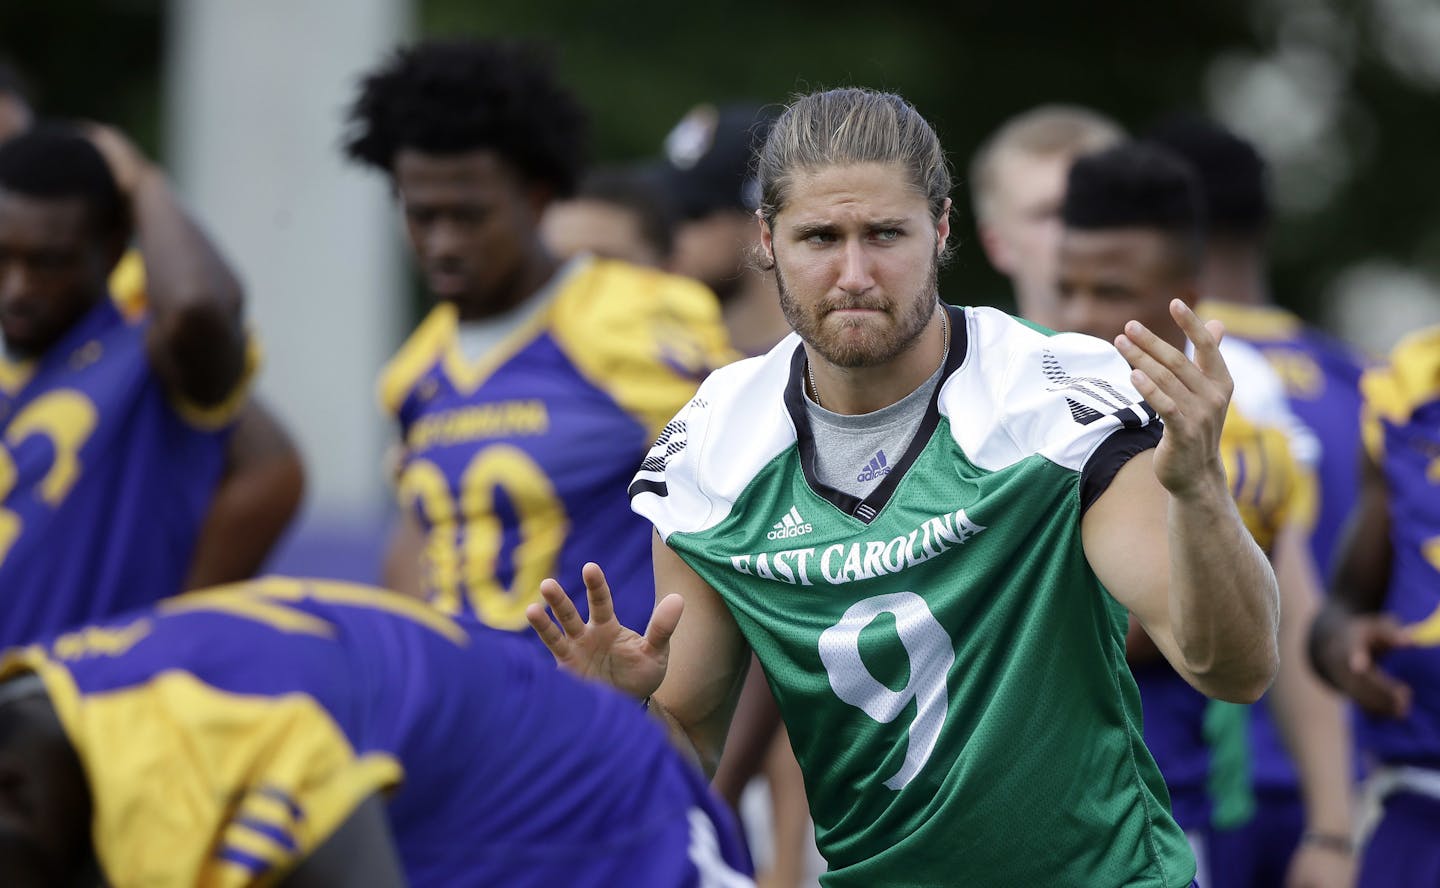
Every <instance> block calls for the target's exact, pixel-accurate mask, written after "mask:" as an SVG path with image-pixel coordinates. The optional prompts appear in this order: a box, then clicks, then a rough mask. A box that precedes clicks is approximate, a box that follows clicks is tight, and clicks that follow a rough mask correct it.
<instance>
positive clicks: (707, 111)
mask: <svg viewBox="0 0 1440 888" xmlns="http://www.w3.org/2000/svg"><path fill="white" fill-rule="evenodd" d="M779 116H780V113H779V109H778V107H776V106H764V105H758V104H732V105H720V106H717V105H711V104H702V105H696V106H695V107H694V108H691V109H690V110H689V111H688V112H687V113H686V114H685V116H684V117H682V118H680V122H679V123H677V124H675V126H674V127H673V128H672V129H671V130H670V133H669V134H668V135H666V136H665V142H664V146H663V156H662V158H661V159H660V160H659V161H658V162H657V163H656V165H655V166H654V167H653V168H652V172H653V175H654V178H655V182H656V184H657V185H658V186H659V187H660V188H661V189H662V190H663V191H664V192H665V195H666V197H667V198H668V199H669V200H670V201H671V203H672V205H673V206H674V208H675V211H676V213H677V214H678V215H679V216H680V218H682V219H699V218H701V217H704V216H708V215H710V214H711V213H714V212H717V211H720V210H742V211H746V212H753V211H754V210H755V209H756V208H757V207H759V206H760V184H759V182H758V181H757V180H756V178H755V154H756V152H757V151H759V150H760V147H761V146H762V145H764V144H765V138H766V136H768V135H769V133H770V127H771V125H772V124H774V122H775V119H776V118H777V117H779Z"/></svg>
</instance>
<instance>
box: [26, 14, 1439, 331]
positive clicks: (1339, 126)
mask: <svg viewBox="0 0 1440 888" xmlns="http://www.w3.org/2000/svg"><path fill="white" fill-rule="evenodd" d="M195 2H200V0H195ZM276 5H277V7H278V6H279V4H276ZM166 13H167V8H166V4H164V3H162V2H159V0H49V2H47V3H44V4H28V3H15V4H4V5H3V7H0V51H3V52H4V54H5V55H7V56H9V57H10V58H11V59H12V60H13V61H14V62H15V63H17V64H18V65H19V66H20V67H21V68H22V69H23V70H24V71H25V72H26V73H27V74H28V75H29V76H30V77H31V79H32V81H33V83H34V86H35V92H36V95H37V97H38V99H39V102H40V104H41V105H42V107H43V108H45V110H47V111H49V112H51V113H63V114H74V115H86V116H95V117H101V118H105V119H109V120H114V121H117V122H119V123H121V124H123V125H124V126H126V127H128V128H130V129H131V130H132V131H134V132H135V133H137V134H138V136H139V138H140V139H141V141H142V143H144V144H147V145H148V146H150V147H152V148H158V147H159V146H160V145H161V144H162V140H161V138H160V134H161V132H162V127H163V126H165V125H174V122H171V121H164V120H163V119H162V109H163V108H164V102H163V100H162V96H161V95H160V93H161V83H162V78H161V70H162V66H163V65H164V63H165V60H166V55H167V54H166V49H167V40H166V35H167V27H166V22H167V15H166ZM413 17H414V21H415V23H416V24H415V30H416V32H417V33H419V34H424V35H506V36H514V37H523V38H529V39H534V40H538V41H542V42H544V43H546V44H549V45H550V46H552V47H553V49H554V52H555V53H556V56H557V59H558V61H559V64H560V66H561V69H562V71H563V72H564V74H565V76H566V78H567V79H568V80H569V82H570V83H572V84H573V85H574V87H575V88H576V89H577V90H578V91H579V93H580V94H581V95H582V96H583V98H584V99H585V101H586V102H587V103H588V104H589V106H590V108H591V109H592V110H593V112H594V116H595V130H596V139H595V145H594V153H595V156H596V157H597V159H604V160H625V159H632V158H639V157H644V156H647V155H649V154H652V153H653V152H654V151H656V150H657V147H658V145H659V142H660V140H661V139H662V138H663V136H664V134H665V132H666V131H667V130H668V128H669V127H670V126H671V125H672V124H673V123H674V122H675V121H676V120H677V119H678V118H679V117H680V116H681V115H682V114H683V113H684V112H685V111H686V110H687V109H688V108H689V107H690V106H692V105H693V104H695V103H697V102H700V101H724V100H731V99H756V100H761V101H783V100H784V99H785V97H786V96H788V95H790V94H792V93H794V92H796V91H797V90H800V91H803V90H808V89H812V88H815V87H822V86H833V85H846V84H862V85H867V86H875V87H881V88H886V89H891V90H895V91H898V92H901V93H903V94H904V95H906V96H907V97H909V98H910V99H911V100H912V101H913V102H914V103H915V104H916V105H917V106H918V107H919V108H920V109H921V110H922V111H923V112H924V113H925V114H926V115H927V116H929V117H930V118H931V119H932V120H933V121H934V122H935V124H936V126H937V128H938V129H939V131H940V133H941V137H942V139H943V141H944V143H945V144H946V146H947V148H948V150H949V152H950V154H951V158H952V161H953V162H954V164H955V167H956V171H957V174H958V176H959V178H960V179H961V185H962V188H963V186H964V182H963V172H964V169H965V165H966V163H967V161H968V159H969V154H970V152H971V151H972V150H973V148H974V147H975V146H976V145H977V144H978V142H979V141H980V139H982V138H983V137H984V136H985V134H986V133H987V132H988V131H989V130H990V129H991V128H992V127H993V126H995V125H996V124H997V123H998V122H999V121H1001V120H1003V119H1004V118H1005V117H1007V116H1008V115H1010V114H1012V113H1014V112H1016V111H1018V110H1020V109H1023V108H1025V107H1028V106H1031V105H1034V104H1037V103H1040V102H1046V101H1054V100H1065V101H1072V102H1079V103H1083V104H1087V105H1091V106H1093V107H1095V108H1098V109H1101V110H1104V111H1106V112H1108V113H1110V114H1111V115H1113V116H1115V117H1116V118H1118V119H1119V120H1120V121H1121V122H1123V123H1125V124H1126V125H1128V126H1130V127H1132V128H1134V129H1137V130H1139V129H1143V128H1144V127H1145V126H1146V125H1147V124H1148V123H1150V122H1151V121H1153V120H1154V119H1155V118H1156V117H1158V116H1159V115H1161V114H1164V113H1166V112H1168V111H1171V110H1175V109H1182V108H1184V109H1203V110H1207V111H1209V112H1211V113H1213V114H1214V115H1216V116H1217V117H1218V118H1220V119H1221V120H1222V121H1224V122H1226V123H1228V124H1230V125H1231V126H1233V127H1235V128H1237V129H1238V130H1240V131H1241V132H1243V133H1244V134H1246V135H1248V136H1249V137H1251V138H1252V139H1254V140H1255V141H1256V142H1257V143H1258V144H1260V145H1261V146H1262V148H1263V150H1264V152H1265V154H1266V156H1267V157H1268V158H1269V159H1270V161H1271V162H1272V164H1273V168H1274V184H1275V193H1276V198H1277V202H1278V204H1279V207H1280V210H1281V214H1282V215H1281V224H1280V225H1279V226H1278V227H1277V231H1276V237H1275V242H1274V248H1275V249H1274V255H1275V274H1276V281H1277V292H1278V294H1279V297H1280V298H1281V299H1282V301H1283V302H1285V303H1286V304H1287V305H1289V306H1291V307H1293V308H1295V309H1296V310H1298V311H1300V312H1301V313H1302V314H1305V315H1306V316H1308V317H1311V318H1313V319H1317V320H1322V321H1326V322H1328V323H1330V324H1332V325H1341V324H1345V325H1346V326H1349V325H1348V324H1346V322H1347V321H1351V322H1353V321H1354V319H1355V318H1357V317H1358V318H1365V319H1369V320H1370V321H1376V319H1377V318H1381V317H1383V316H1385V315H1387V314H1388V313H1390V312H1392V311H1401V310H1402V309H1397V308H1395V306H1397V305H1406V304H1408V303H1409V302H1410V301H1411V300H1412V299H1414V298H1416V297H1417V296H1419V297H1421V298H1423V296H1424V294H1426V293H1427V292H1428V291H1431V290H1433V289H1434V287H1435V282H1436V280H1437V279H1440V176H1437V175H1435V174H1434V173H1433V170H1434V164H1435V159H1436V158H1437V157H1440V124H1437V122H1436V121H1437V119H1440V114H1437V112H1440V4H1436V3H1434V2H1431V0H1256V2H1236V0H1190V2H1175V3H1142V2H1117V3H1109V4H1105V6H1104V8H1103V10H1101V9H1100V8H1098V7H1096V6H1095V5H1094V4H1078V3H1069V2H1063V0H1049V2H1036V0H1020V2H1014V0H1011V2H993V0H971V2H966V3H958V4H898V3H897V4H889V5H884V4H879V5H877V4H874V3H853V2H843V0H842V2H836V3H830V4H825V5H823V6H815V5H808V4H783V3H764V4H762V3H754V2H736V3H727V4H688V5H682V4H675V3H656V2H630V3H591V4H579V3H568V2H557V0H487V2H484V3H475V2H473V0H421V2H419V3H418V4H417V6H416V7H415V9H414V12H413ZM316 37H317V39H323V35H316ZM255 54H256V63H257V64H264V55H265V50H264V47H263V46H257V47H255ZM957 197H959V198H963V197H964V195H963V193H961V194H957ZM956 203H957V207H958V208H959V209H960V213H961V217H962V221H963V222H965V223H967V224H966V225H965V226H962V227H961V228H960V229H959V230H960V231H962V232H964V233H965V234H967V235H968V234H969V232H970V231H972V229H971V228H970V227H968V223H969V215H968V213H969V210H968V207H966V206H965V205H964V204H965V201H964V200H963V199H961V200H957V202H956ZM944 292H945V295H946V297H947V298H949V299H951V300H952V301H966V302H988V303H994V304H1000V305H1007V304H1008V295H1007V293H1006V288H1005V286H1004V284H1003V281H1002V280H1001V279H1000V278H998V277H997V276H996V275H994V274H993V273H992V272H991V271H990V270H989V269H988V267H987V266H986V265H985V262H984V259H983V256H982V255H981V254H980V253H979V251H978V249H976V247H975V244H974V239H973V237H968V238H967V239H966V243H965V244H962V249H961V250H960V252H959V253H958V255H957V259H956V261H955V263H954V265H953V266H952V267H951V268H950V269H949V270H948V272H947V274H946V278H945V281H944ZM1338 299H1349V300H1358V301H1359V303H1360V307H1361V308H1362V309H1363V310H1362V311H1361V312H1360V313H1359V314H1358V315H1352V314H1350V313H1345V312H1341V311H1336V310H1332V305H1333V303H1334V302H1335V301H1336V300H1338ZM1403 317H1405V318H1409V317H1410V315H1409V314H1408V313H1405V314H1404V315H1403ZM1353 332H1354V334H1355V335H1354V338H1356V339H1358V340H1361V341H1363V342H1377V341H1380V340H1382V339H1384V338H1385V336H1386V335H1389V328H1388V327H1387V328H1386V333H1384V334H1377V335H1373V336H1372V335H1370V334H1367V333H1365V332H1364V331H1360V330H1356V331H1353Z"/></svg>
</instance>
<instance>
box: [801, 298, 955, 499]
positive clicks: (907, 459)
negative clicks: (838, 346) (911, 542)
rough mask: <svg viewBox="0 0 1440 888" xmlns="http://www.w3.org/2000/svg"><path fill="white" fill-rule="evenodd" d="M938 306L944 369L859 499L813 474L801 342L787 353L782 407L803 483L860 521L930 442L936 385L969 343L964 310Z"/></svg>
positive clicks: (812, 437) (934, 421)
mask: <svg viewBox="0 0 1440 888" xmlns="http://www.w3.org/2000/svg"><path fill="white" fill-rule="evenodd" d="M941 306H942V307H943V308H944V309H945V313H946V315H947V316H948V317H949V319H950V353H949V355H947V356H946V359H945V369H944V370H942V371H941V372H940V381H939V383H937V384H936V386H935V391H933V392H931V393H930V403H929V405H927V406H926V408H925V415H924V416H922V417H921V418H920V425H919V427H918V428H916V429H915V437H913V438H911V439H910V444H909V446H908V447H906V448H905V455H904V456H902V457H900V460H899V462H896V463H895V464H894V465H893V466H891V467H890V474H888V475H886V476H885V480H883V481H881V482H880V484H879V486H877V487H876V488H875V489H874V490H872V491H870V495H869V496H867V497H865V499H863V500H862V499H856V498H855V497H853V496H851V495H850V494H848V493H845V492H844V491H840V490H836V489H835V488H833V487H831V486H829V485H827V484H822V483H821V482H820V480H819V478H817V477H816V475H815V433H814V432H813V431H811V429H810V415H809V414H808V413H806V412H805V346H804V345H803V344H801V345H797V346H796V347H795V353H794V354H793V355H791V356H790V382H789V383H788V384H787V385H786V386H785V409H786V410H788V411H790V421H791V422H793V423H794V424H795V437H796V443H797V445H798V446H799V448H800V468H801V470H802V471H803V472H804V473H805V483H806V484H809V485H810V489H811V490H813V491H814V492H815V495H816V496H818V497H820V498H821V499H824V500H827V501H828V502H829V503H830V504H831V505H833V506H834V507H835V508H837V509H839V510H840V511H842V512H844V513H845V514H846V515H850V516H852V517H853V518H855V519H856V520H857V521H860V522H861V523H863V524H869V523H870V522H871V521H874V520H875V516H876V515H879V514H880V510H881V509H883V508H885V504H886V503H888V502H889V501H890V496H891V494H893V493H894V492H895V488H897V487H899V486H900V480H901V479H902V478H904V477H905V473H906V472H908V471H909V470H910V466H911V465H913V464H914V462H915V460H916V459H918V458H919V457H920V451H922V450H924V449H925V445H926V444H928V443H929V442H930V436H931V435H933V434H934V433H935V429H936V427H937V426H939V425H940V389H942V388H944V387H945V380H947V379H949V378H950V376H951V374H953V373H954V372H955V371H956V370H958V369H959V368H960V365H961V364H962V363H964V361H965V353H966V351H967V350H968V349H969V345H970V342H969V334H968V331H967V324H966V318H965V310H964V309H963V308H956V307H955V306H952V305H945V304H944V303H941Z"/></svg>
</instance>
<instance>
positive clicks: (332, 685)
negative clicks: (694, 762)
mask: <svg viewBox="0 0 1440 888" xmlns="http://www.w3.org/2000/svg"><path fill="white" fill-rule="evenodd" d="M23 672H35V673H37V674H38V675H39V676H40V678H41V679H42V681H43V682H44V684H45V688H46V691H47V692H48V694H49V696H50V699H51V701H52V703H53V704H54V706H55V710H56V713H57V715H58V716H59V717H60V722H61V725H62V727H63V729H64V730H65V733H66V736H67V737H68V738H69V740H70V741H71V744H72V745H73V746H74V747H75V749H76V752H77V753H78V754H79V757H80V760H81V762H83V763H84V765H85V772H86V780H87V782H88V784H89V786H90V792H91V796H92V801H93V806H94V813H93V824H94V825H93V836H94V842H95V850H96V853H97V857H98V859H99V862H100V865H101V868H102V870H103V872H104V875H105V878H106V882H107V884H114V885H214V886H219V888H239V886H250V885H268V884H273V883H274V882H275V881H276V879H277V878H278V877H282V876H283V875H284V874H285V873H286V872H287V871H288V870H290V869H291V868H292V867H294V866H295V865H296V864H297V863H298V862H300V861H302V860H304V859H305V858H306V857H308V856H309V855H310V854H311V853H313V852H314V851H315V850H316V849H317V848H318V847H319V846H321V845H322V844H324V842H325V840H326V839H327V838H328V837H329V836H330V835H332V834H333V833H334V832H335V830H336V829H337V828H338V827H339V826H340V825H341V824H342V823H344V822H345V820H346V819H347V818H349V816H350V815H351V814H352V813H353V812H354V811H355V810H356V809H357V808H358V807H359V806H360V805H361V804H362V803H363V802H365V801H366V800H367V799H369V798H370V797H372V796H376V795H379V796H381V797H383V798H384V800H385V810H386V815H387V820H388V823H389V826H390V830H391V833H392V835H393V836H394V839H395V847H396V849H397V852H398V854H399V857H400V863H401V866H402V868H403V870H404V872H405V876H406V879H407V881H408V883H409V884H411V885H413V886H415V888H430V886H434V888H469V886H476V888H479V886H490V885H506V886H519V888H524V886H534V888H550V886H554V885H565V886H571V888H608V886H614V885H636V886H647V888H686V886H699V885H702V884H703V885H715V886H723V888H736V886H743V885H751V884H753V883H752V882H751V881H750V880H749V877H748V863H747V861H746V858H745V854H744V851H743V849H742V847H741V846H740V844H739V839H738V832H737V830H736V826H735V824H734V822H733V820H732V819H731V817H730V815H729V812H728V810H727V809H726V808H725V807H724V805H723V803H722V802H721V801H720V800H719V799H718V797H716V796H714V795H713V794H712V793H711V792H710V791H709V788H708V787H707V786H706V785H705V781H704V779H703V777H701V775H700V774H699V773H698V772H697V771H695V770H694V769H693V768H691V766H690V765H689V764H687V763H686V762H684V761H683V760H682V759H681V758H680V754H679V753H678V752H677V751H676V750H675V749H674V748H672V747H671V745H670V743H669V740H668V739H667V737H666V735H665V729H664V728H663V727H662V726H661V725H660V724H659V723H658V722H656V721H655V720H654V719H652V718H650V717H649V716H647V715H645V713H644V712H643V710H642V709H641V707H640V704H639V703H638V702H637V701H635V700H632V699H630V698H628V697H624V696H622V695H621V694H619V693H618V692H616V691H614V690H612V689H610V688H608V687H605V686H602V685H599V684H594V683H589V682H583V681H581V680H579V679H576V678H574V677H573V676H570V675H568V674H566V673H563V672H561V671H560V670H558V669H557V668H556V667H555V664H554V662H553V661H551V660H550V658H549V657H548V656H546V655H544V654H542V653H541V652H539V651H536V650H535V649H534V648H533V647H532V646H531V645H529V644H526V643H524V642H521V641H518V640H516V638H515V637H514V636H512V635H511V634H509V633H503V632H497V631H495V630H492V629H489V628H487V627H484V626H481V625H480V624H478V623H476V622H474V621H473V620H468V619H464V618H451V617H447V616H445V615H443V614H440V613H438V612H436V611H435V610H434V609H433V608H430V607H428V606H427V605H425V604H423V603H421V602H417V601H415V600H413V599H409V598H406V597H404V596H400V595H397V594H395V593H392V592H386V591H384V590H380V589H370V588H366V587H361V586H353V585H349V584H344V583H335V582H326V581H319V580H297V579H290V578H286V577H267V578H263V579H260V580H255V581H252V582H248V583H241V584H236V585H233V586H225V587H220V588H217V589H211V590H204V591H200V592H195V593H190V594H187V595H184V596H181V597H178V598H173V599H169V600H166V601H162V602H160V604H159V605H157V606H156V607H154V608H152V609H150V610H146V611H141V612H135V613H131V614H128V615H125V616H124V617H120V618H116V619H114V620H112V621H110V622H108V623H105V624H102V625H96V626H89V627H86V628H83V629H80V630H76V631H74V632H70V633H67V634H64V635H61V636H60V637H58V638H55V639H52V640H50V641H47V642H45V643H42V644H35V645H31V646H29V647H27V648H23V649H16V650H12V651H11V652H10V653H9V654H8V655H6V656H5V658H4V660H3V661H0V678H5V677H9V676H13V675H16V674H18V673H23Z"/></svg>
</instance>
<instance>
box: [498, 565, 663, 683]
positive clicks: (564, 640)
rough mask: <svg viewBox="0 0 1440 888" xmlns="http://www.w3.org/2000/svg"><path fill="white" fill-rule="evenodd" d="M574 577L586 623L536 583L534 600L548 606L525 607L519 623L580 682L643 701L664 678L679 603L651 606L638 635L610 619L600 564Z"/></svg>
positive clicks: (551, 589) (552, 590) (555, 588)
mask: <svg viewBox="0 0 1440 888" xmlns="http://www.w3.org/2000/svg"><path fill="white" fill-rule="evenodd" d="M580 575H581V577H582V578H583V579H584V580H585V597H586V599H587V600H588V601H589V603H590V620H589V622H584V621H582V620H581V619H580V612H579V611H577V610H576V609H575V604H574V602H572V601H571V600H570V597H569V596H568V595H566V594H565V590H564V589H563V588H561V586H560V583H559V582H557V581H556V580H553V579H547V580H545V581H544V582H542V583H541V584H540V595H541V597H543V598H544V599H545V604H548V605H549V606H550V609H549V612H548V613H547V612H546V609H545V606H544V605H541V604H538V603H537V604H532V605H530V606H529V607H527V608H525V619H526V620H528V621H529V623H530V627H531V628H532V629H534V630H535V633H536V634H537V635H539V636H540V640H541V641H543V642H545V646H546V647H547V648H549V649H550V653H551V654H553V655H554V657H555V662H557V663H559V664H560V665H561V666H563V667H564V668H566V669H568V670H570V671H571V672H573V673H575V674H576V675H579V676H581V677H583V678H593V679H598V680H600V681H603V682H605V683H606V684H609V685H611V686H612V687H615V688H617V689H619V690H621V691H623V692H625V693H627V694H629V695H631V696H633V697H635V698H636V699H641V700H643V699H645V698H647V697H649V696H650V695H651V694H653V693H654V692H655V689H656V688H658V687H660V682H661V680H663V679H664V678H665V667H666V664H667V663H668V662H669V659H670V636H672V635H674V634H675V627H676V626H677V625H678V624H679V623H680V614H681V611H682V610H684V607H685V600H684V599H683V598H681V597H680V596H679V595H667V596H665V598H664V599H662V600H661V601H660V603H659V604H657V605H655V612H654V613H653V614H651V615H650V625H649V626H648V627H647V628H646V629H645V634H644V635H640V634H639V633H637V632H635V631H634V630H632V629H628V628H626V627H625V626H622V625H621V624H620V621H619V620H617V619H616V618H615V602H614V599H613V598H612V597H611V595H610V584H609V583H607V582H605V573H604V571H602V570H600V565H598V564H596V563H594V562H593V561H592V562H588V563H587V564H586V565H585V567H584V568H583V569H582V570H581V572H580ZM551 614H553V615H554V620H551V618H550V615H551ZM557 624H558V625H557Z"/></svg>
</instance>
